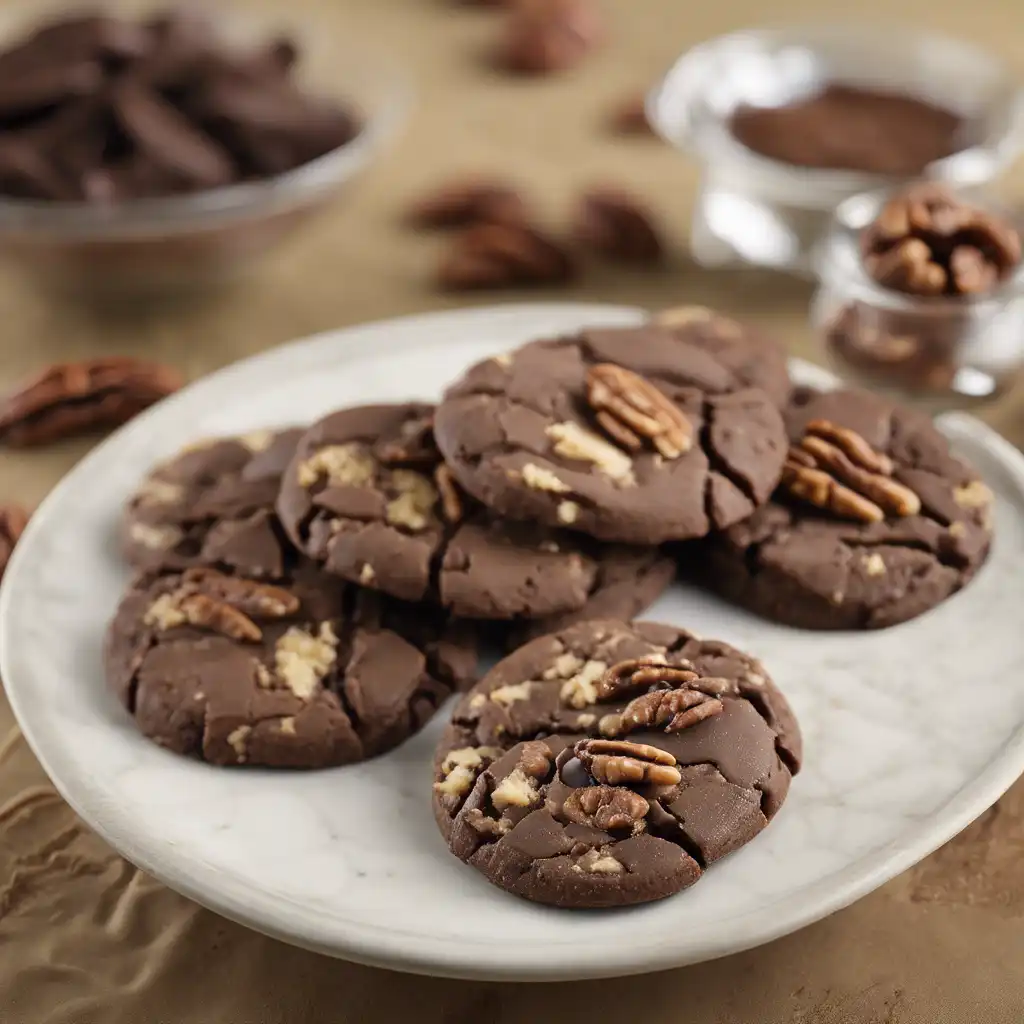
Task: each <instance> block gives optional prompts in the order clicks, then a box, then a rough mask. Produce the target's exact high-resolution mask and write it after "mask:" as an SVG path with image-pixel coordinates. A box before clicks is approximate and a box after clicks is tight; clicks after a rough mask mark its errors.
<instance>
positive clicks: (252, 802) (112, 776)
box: [0, 305, 1024, 980]
mask: <svg viewBox="0 0 1024 1024" xmlns="http://www.w3.org/2000/svg"><path fill="white" fill-rule="evenodd" d="M639 315H640V314H639V311H637V310H632V309H627V308H622V307H610V306H583V305H530V306H506V307H499V308H495V309H478V310H470V311H464V312H457V313H443V314H438V315H432V316H425V317H416V318H413V319H404V320H396V321H392V322H389V323H380V324H370V325H367V326H364V327H357V328H353V329H350V330H345V331H339V332H337V333H334V334H329V335H325V336H322V337H318V338H313V339H311V340H308V341H303V342H299V343H297V344H294V345H290V346H286V347H284V348H279V349H276V350H275V351H272V352H268V353H266V354H264V355H261V356H258V357H256V358H254V359H249V360H246V361H245V362H243V363H239V364H238V365H236V366H232V367H230V368H228V369H226V370H224V371H222V372H220V373H217V374H214V375H213V376H212V377H209V378H207V379H205V380H203V381H200V382H199V383H197V384H194V385H192V386H191V387H189V388H187V389H186V390H185V391H183V392H182V393H180V394H179V395H176V396H175V397H174V398H172V399H170V400H169V401H167V402H164V403H163V404H162V405H160V406H159V407H158V408H155V409H153V410H151V411H150V412H148V413H147V414H145V415H143V416H140V417H139V418H138V419H136V420H135V421H134V422H132V423H131V424H130V425H128V426H127V427H126V428H124V429H123V430H120V431H119V432H118V433H117V434H115V435H114V436H113V437H112V438H110V440H108V441H107V442H106V443H105V444H103V445H101V446H100V447H99V448H98V449H97V450H96V451H95V452H93V453H92V454H91V455H90V456H89V457H88V458H86V459H85V460H84V461H83V462H82V463H81V464H80V465H79V466H78V467H77V468H76V469H75V470H74V471H73V472H71V473H70V474H69V475H68V477H67V478H66V479H65V480H64V481H63V483H61V484H60V486H59V487H57V489H56V490H55V491H54V492H53V494H51V495H50V497H49V498H48V499H47V500H46V502H45V503H44V504H43V505H42V507H41V508H40V509H39V511H38V512H37V513H36V515H35V517H34V518H33V520H32V522H31V524H30V526H29V528H28V530H27V531H26V533H25V535H24V537H23V538H22V541H21V543H20V544H19V545H18V549H17V551H16V553H15V555H14V558H13V560H12V562H11V565H10V567H9V569H8V571H7V577H6V581H5V583H4V585H3V588H2V593H0V667H2V673H3V679H4V682H5V684H6V687H7V693H8V696H9V697H10V700H11V704H12V705H13V707H14V710H15V713H16V714H17V716H18V719H19V721H20V723H21V725H22V728H23V729H24V731H25V734H26V736H27V737H28V740H29V742H30V743H31V745H32V748H33V750H34V751H35V752H36V754H37V756H38V757H39V759H40V761H41V762H42V763H43V766H44V767H45V768H46V770H47V771H48V772H49V774H50V776H51V778H52V779H53V781H54V783H55V785H56V786H57V788H58V789H59V790H60V791H61V793H62V794H63V795H64V796H65V797H66V799H67V800H68V801H69V802H70V803H71V804H72V806H73V807H74V808H75V809H76V810H77V811H78V813H79V814H80V815H81V816H82V817H83V818H84V819H85V820H86V821H87V822H88V823H89V824H90V825H91V826H92V827H93V828H94V829H95V830H96V831H97V832H99V833H100V834H101V835H102V836H103V837H104V838H105V839H106V840H107V841H108V842H109V843H110V844H111V845H113V846H114V847H115V848H116V849H118V850H119V851H120V852H121V853H122V854H124V856H125V857H127V858H128V859H129V860H131V861H133V862H134V863H136V864H137V865H139V866H140V867H142V868H143V869H145V870H146V871H148V872H150V873H151V874H153V875H155V876H156V877H158V878H160V879H161V880H163V881H164V882H166V883H167V884H168V885H170V886H172V887H173V888H175V889H178V890H180V891H181V892H183V893H185V894H186V895H188V896H190V897H192V898H193V899H195V900H197V901H199V902H200V903H204V904H206V905H207V906H209V907H211V908H213V909H214V910H217V911H219V912H220V913H222V914H225V915H226V916H228V917H231V918H234V919H236V920H238V921H241V922H243V923H245V924H248V925H251V926H252V927H254V928H258V929H260V930H261V931H264V932H268V933H270V934H272V935H276V936H279V937H281V938H283V939H286V940H288V941H290V942H294V943H298V944H300V945H303V946H308V947H310V948H312V949H316V950H321V951H323V952H326V953H331V954H335V955H338V956H342V957H346V958H349V959H352V960H359V961H364V962H366V963H372V964H379V965H383V966H388V967H394V968H398V969H402V970H410V971H419V972H424V973H429V974H438V975H449V976H456V977H478V978H493V979H499V978H501V979H522V980H526V979H555V978H577V977H599V976H606V975H616V974H628V973H634V972H641V971H651V970H657V969H660V968H666V967H672V966H675V965H679V964H685V963H690V962H693V961H697V960H702V959H706V958H710V957H715V956H721V955H722V954H725V953H730V952H733V951H736V950H740V949H744V948H747V947H750V946H754V945H756V944H758V943H761V942H766V941H768V940H769V939H772V938H775V937H776V936H779V935H783V934H785V933H786V932H790V931H792V930H794V929H796V928H799V927H801V926H803V925H806V924H808V923H809V922H811V921H814V920H816V919H818V918H820V917H823V916H824V915H826V914H829V913H831V912H832V911H834V910H836V909H838V908H840V907H842V906H844V905H846V904H848V903H850V902H851V901H852V900H855V899H857V898H858V897H860V896H863V895H864V894H865V893H867V892H869V891H870V890H872V889H874V888H875V887H876V886H878V885H881V884H882V883H883V882H885V881H887V880H888V879H889V878H892V877H893V876H894V875H895V874H897V873H898V872H900V871H903V870H904V869H906V868H908V867H909V866H910V865H912V864H913V863H915V862H916V861H918V860H919V859H920V858H922V857H924V856H925V855H926V854H927V853H929V852H930V851H932V850H933V849H935V848H936V847H937V846H939V844H941V843H942V842H944V841H945V840H946V839H948V838H950V837H951V836H952V835H953V834H954V833H956V832H957V831H958V830H959V829H961V828H963V827H964V826H965V825H966V824H967V823H968V822H969V821H970V820H971V819H972V818H974V817H975V816H976V815H977V814H979V813H980V812H981V811H982V810H983V809H984V808H985V807H987V806H988V805H989V804H991V803H992V802H993V801H994V800H995V799H996V798H997V797H998V796H999V795H1000V794H1001V793H1002V792H1003V791H1004V790H1005V789H1006V788H1007V787H1008V786H1009V785H1010V783H1011V782H1013V780H1014V779H1015V778H1016V777H1017V775H1018V774H1019V773H1020V772H1021V770H1022V769H1024V679H1022V677H1021V673H1022V669H1024V629H1021V618H1020V614H1021V612H1020V607H1021V598H1022V597H1024V583H1022V581H1024V514H1022V512H1024V456H1021V455H1020V454H1019V453H1018V452H1017V451H1016V450H1014V449H1013V448H1012V447H1011V446H1010V445H1009V444H1007V443H1006V442H1005V441H1003V440H1001V439H1000V438H999V437H997V436H996V435H995V434H993V433H992V432H991V431H990V430H988V429H987V428H986V427H984V426H982V425H981V424H980V423H978V422H977V421H975V420H973V419H971V418H969V417H966V416H948V417H946V418H944V420H943V421H942V427H943V429H944V430H945V431H946V433H947V434H948V435H949V436H950V437H951V438H952V440H953V441H954V443H955V445H956V447H957V448H958V449H959V450H960V451H961V452H962V453H963V454H964V455H966V456H967V457H969V458H970V459H971V460H973V461H974V462H975V463H976V464H977V465H978V466H979V467H980V468H981V470H982V471H983V473H984V476H985V478H986V480H987V481H988V483H989V484H990V485H991V486H992V487H993V488H994V490H995V491H996V493H997V495H998V502H997V517H996V518H997V524H998V538H997V541H996V546H995V552H994V554H993V556H992V558H991V559H990V560H989V563H988V564H987V566H986V567H985V568H984V569H983V571H982V572H981V573H980V575H979V576H978V578H977V580H976V581H975V582H974V583H973V584H972V585H971V586H970V587H969V588H967V590H966V591H964V592H963V593H962V594H960V595H958V596H957V597H955V598H953V599H952V600H950V601H948V602H947V603H946V604H944V605H942V606H941V607H940V608H938V609H936V610H935V611H933V612H931V613H930V614H928V615H925V616H923V617H922V618H920V619H917V620H916V621H914V622H911V623H908V624H906V625H903V626H899V627H896V628H895V629H890V630H887V631H884V632H880V633H873V634H815V633H805V632H800V631H797V630H791V629H786V628H782V627H777V626H772V625H770V624H766V623H764V622H761V621H759V620H757V619H755V618H753V617H752V616H750V615H747V614H746V613H744V612H741V611H737V610H734V609H731V608H729V607H727V606H725V605H724V604H722V603H720V602H719V601H717V600H714V599H712V598H710V597H708V596H706V595H704V594H702V593H699V592H696V591H694V590H689V589H685V588H683V587H682V586H679V587H677V588H675V589H673V590H672V591H671V592H670V593H669V594H668V595H667V596H666V597H664V598H663V599H662V600H661V601H660V602H659V604H658V605H657V607H656V608H655V610H654V612H653V615H652V617H657V618H661V619H664V620H665V621H667V622H674V623H678V624H680V625H685V626H688V627H691V628H694V629H696V630H698V631H699V632H701V633H703V634H705V635H708V636H715V637H720V638H722V639H724V640H728V641H731V642H733V643H736V644H738V645H740V646H741V647H743V648H746V649H748V650H750V651H751V652H753V653H755V654H757V655H759V656H760V657H762V658H763V659H764V660H765V662H766V663H767V665H768V666H769V668H770V670H771V672H772V673H773V675H774V676H775V678H776V679H777V680H778V682H779V684H780V685H781V686H782V688H783V689H784V690H785V691H786V693H787V694H788V695H789V697H790V699H791V700H792V702H793V704H794V706H795V708H796V711H797V714H798V716H799V718H800V721H801V723H802V725H803V729H804V735H805V739H806V747H807V760H806V764H805V767H804V771H803V773H802V774H801V775H800V776H798V778H797V779H796V781H795V783H794V785H793V788H792V791H791V794H790V797H789V800H788V802H787V803H786V805H785V806H784V807H783V809H782V811H781V812H780V814H779V816H778V818H777V819H776V820H775V821H774V822H773V823H772V825H771V826H770V827H769V828H768V829H767V831H766V832H765V833H764V834H763V835H761V836H759V837H758V838H757V839H756V840H754V842H752V843H751V844H750V845H749V846H747V847H745V848H744V849H743V850H741V851H739V852H738V853H737V854H734V855H733V856H731V857H729V858H727V859H726V860H724V861H723V862H721V863H720V864H717V865H715V866H714V867H713V868H712V869H711V870H710V871H709V872H708V873H707V875H706V876H705V878H704V879H703V880H702V881H701V882H700V883H699V884H698V885H697V886H696V887H694V888H693V889H691V890H690V891H688V892H685V893H682V894H680V895H678V896H675V897H673V898H671V899H667V900H664V901H662V902H661V903H658V904H654V905H651V906H647V907H641V908H636V909H632V910H627V911H617V912H616V911H612V912H585V913H579V912H576V913H572V912H560V911H555V910H549V909H545V908H542V907H537V906H533V905H531V904H529V903H526V902H524V901H521V900H517V899H516V898H514V897H512V896H508V895H505V894H504V893H501V892H499V891H498V890H496V889H494V888H492V887H491V886H490V885H488V884H487V883H486V882H485V881H483V879H482V878H481V877H480V876H479V875H477V873H476V872H474V871H472V870H471V869H469V868H466V867H464V866H463V865H462V864H460V863H459V862H458V861H457V860H456V859H455V858H453V857H452V856H451V855H450V854H449V853H448V852H447V850H446V849H445V847H444V845H443V844H442V842H441V840H440V838H439V836H438V833H437V830H436V828H435V826H434V822H433V819H432V816H431V811H430V785H429V770H428V765H429V760H430V751H431V748H432V745H433V743H434V741H435V739H436V737H437V735H438V733H439V732H440V729H441V726H442V720H441V719H442V718H443V717H444V716H443V715H442V716H439V717H438V719H437V720H435V722H434V723H432V725H431V727H430V728H428V729H427V730H426V731H425V732H424V733H423V734H421V735H420V736H419V737H417V738H416V739H414V740H413V741H411V742H409V743H407V744H406V745H405V746H403V747H402V748H401V749H399V750H397V751H395V752H393V753H392V754H390V755H388V756H386V757H382V758H380V759H378V760H376V761H373V762H371V763H369V764H363V765H358V766H354V767H350V768H341V769H335V770H332V771H324V772H316V773H309V774H301V773H300V774H289V773H287V772H280V773H273V772H264V771H257V770H240V771H235V770H225V769H222V768H211V767H207V766H205V765H203V764H198V763H193V762H190V761H187V760H184V759H181V758H178V757H176V756H175V755H173V754H170V753H167V752H165V751H163V750H161V749H160V748H158V747H156V746H154V745H153V744H151V743H149V742H148V741H147V740H145V739H143V738H142V737H141V736H140V735H139V734H138V733H137V732H136V731H135V729H134V728H133V726H132V723H131V722H130V720H129V718H128V716H127V714H126V713H125V712H124V711H123V710H122V709H121V708H120V706H119V705H118V704H117V702H116V701H115V700H114V698H113V697H112V696H110V695H109V694H108V693H107V691H106V690H105V688H104V683H103V678H102V674H101V669H100V650H101V637H102V634H103V630H104V626H105V623H106V621H107V619H108V617H109V616H110V614H111V612H112V611H113V609H114V607H115V604H116V602H117V600H118V596H119V592H120V590H121V588H122V587H123V585H124V583H125V581H126V579H127V573H126V572H125V570H124V568H123V567H122V566H121V565H120V564H119V561H118V558H117V557H116V554H115V547H114V527H115V523H116V521H117V518H118V511H119V507H120V505H121V503H122V501H123V500H124V499H125V497H126V496H127V495H128V494H129V492H130V490H131V489H132V488H133V486H134V485H135V484H136V482H137V481H138V480H139V478H140V477H141V475H142V474H143V473H144V471H145V470H146V469H147V468H148V467H149V466H150V465H151V464H152V463H153V461H154V460H156V459H158V458H160V457H162V456H166V455H169V454H170V453H172V452H173V451H175V450H176V449H177V448H178V447H180V446H181V445H182V444H183V443H184V442H187V441H190V440H193V439H197V438H199V437H201V436H205V435H209V434H217V433H233V432H241V431H245V430H250V429H252V428H255V427H258V426H263V425H284V424H289V423H292V422H295V421H300V420H305V419H308V418H309V417H313V416H318V415H320V414H322V413H325V412H327V411H328V410H330V409H332V408H334V407H336V406H340V405H346V404H349V403H357V402H364V401H368V400H380V399H385V400H386V399H405V398H410V397H421V398H432V397H434V396H436V395H437V394H438V393H439V392H440V391H441V389H442V387H443V385H444V384H445V382H446V381H448V380H449V379H451V378H452V377H453V376H455V375H456V374H457V373H458V372H459V371H460V370H461V368H462V367H464V366H465V365H466V364H467V363H469V362H470V361H472V360H475V359H477V358H480V357H482V356H485V355H487V354H489V353H495V352H499V351H502V350H504V349H506V348H508V347H510V346H512V345H515V344H517V343H519V342H521V341H525V340H527V339H530V338H532V337H535V336H539V335H543V334H546V333H548V332H559V331H566V330H570V329H572V328H575V327H577V326H580V325H583V324H585V323H591V322H599V321H600V322H604V323H608V324H625V323H631V322H634V321H635V320H636V319H637V318H638V316H639ZM795 372H796V373H797V375H798V376H799V377H800V378H803V379H805V380H808V381H817V382H823V383H826V384H827V382H828V380H829V378H828V377H827V376H825V375H823V374H822V372H821V371H818V370H814V369H812V368H811V367H809V366H807V365H806V364H798V365H797V366H796V367H795ZM624 927H625V928H626V929H627V932H628V941H623V928H624Z"/></svg>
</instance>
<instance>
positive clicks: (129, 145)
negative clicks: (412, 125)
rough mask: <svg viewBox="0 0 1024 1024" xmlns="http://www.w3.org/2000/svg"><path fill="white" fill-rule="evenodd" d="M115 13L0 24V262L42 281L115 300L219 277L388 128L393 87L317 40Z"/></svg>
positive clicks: (20, 10) (313, 199)
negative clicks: (1, 257) (0, 256)
mask: <svg viewBox="0 0 1024 1024" xmlns="http://www.w3.org/2000/svg"><path fill="white" fill-rule="evenodd" d="M140 7H141V11H140ZM120 11H121V5H120V4H117V3H115V4H113V5H112V6H111V7H110V8H109V9H105V8H104V7H102V6H101V7H100V8H99V9H96V8H94V7H92V6H89V7H86V6H85V5H83V4H78V3H68V2H67V0H60V2H54V0H41V2H33V3H31V4H23V5H18V6H14V7H11V8H6V9H5V10H4V12H3V14H2V17H0V255H2V256H4V257H6V258H7V261H8V263H9V264H10V265H11V266H12V267H14V268H15V269H17V270H19V271H21V272H23V273H25V274H27V275H29V276H31V278H32V279H33V280H36V281H39V282H40V283H42V284H44V285H47V286H53V287H55V288H57V289H58V290H60V291H63V292H71V293H72V294H74V295H75V296H81V297H87V298H89V299H100V300H106V299H108V298H109V299H115V300H123V299H125V298H138V297H140V296H141V297H151V296H153V295H163V294H166V293H168V292H172V293H180V291H181V290H182V289H195V288H197V287H200V288H202V287H207V286H209V285H211V284H216V283H219V282H221V281H222V280H224V279H225V278H229V277H233V276H235V275H236V274H237V273H238V272H239V271H241V270H244V269H247V268H248V267H249V266H251V265H252V264H253V263H254V262H255V261H256V260H257V259H258V258H259V257H261V256H262V255H263V254H265V253H266V252H267V251H268V250H269V249H270V248H271V247H273V246H274V245H275V244H276V243H277V242H278V241H280V240H281V239H283V238H284V237H286V236H287V235H289V234H291V232H292V231H293V230H294V229H295V228H296V227H297V226H298V225H300V224H302V223H303V222H304V221H306V220H308V219H309V218H310V217H311V216H312V215H313V214H315V213H316V212H317V211H319V210H321V209H322V208H323V206H324V205H325V204H326V203H327V202H328V201H329V200H330V199H332V198H333V197H334V195H335V194H336V193H337V192H338V191H339V190H340V188H341V187H342V186H343V185H344V184H345V183H346V182H347V181H348V180H349V179H350V178H352V177H353V176H354V175H355V174H356V173H357V172H358V171H360V170H361V169H363V168H364V167H366V166H367V164H368V163H370V161H371V160H372V159H373V158H374V157H375V156H376V155H377V154H378V152H379V150H380V148H381V145H382V144H383V143H384V142H385V141H386V140H387V139H388V138H389V137H390V136H391V135H392V134H393V132H394V130H395V129H396V128H397V126H398V124H399V123H400V122H401V120H402V117H403V114H404V111H405V108H406V106H407V100H408V97H407V90H406V87H405V84H404V82H403V80H402V76H401V75H400V74H399V73H397V72H395V71H394V70H391V69H389V68H388V66H387V63H386V61H384V60H382V59H381V58H379V57H378V56H375V55H374V54H372V53H370V52H369V51H368V50H366V49H364V48H363V47H362V46H353V45H350V44H349V45H344V46H336V45H335V43H336V42H337V40H336V39H334V38H331V33H323V32H321V33H316V32H310V31H308V26H303V25H301V23H296V22H294V21H290V20H288V19H287V16H285V17H284V18H280V17H277V16H273V17H267V18H265V19H263V18H259V17H254V16H250V15H249V14H247V13H245V12H233V11H231V10H230V9H228V10H225V9H222V8H220V7H219V6H218V9H217V12H216V14H215V16H214V15H210V16H208V15H207V14H205V13H204V8H203V7H201V6H196V7H194V8H192V9H186V8H181V9H178V8H173V7H170V6H168V3H167V0H164V2H159V0H157V2H151V0H143V2H142V3H141V5H140V4H133V5H132V6H131V7H128V6H125V7H124V11H126V12H128V11H130V12H131V13H124V14H122V13H120Z"/></svg>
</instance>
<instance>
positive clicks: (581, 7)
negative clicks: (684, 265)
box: [495, 0, 603, 74]
mask: <svg viewBox="0 0 1024 1024" xmlns="http://www.w3.org/2000/svg"><path fill="white" fill-rule="evenodd" d="M602 35H603V27H602V24H601V19H600V16H599V15H598V12H597V9H596V8H595V6H594V4H593V3H592V2H591V0H518V3H516V4H515V5H514V6H513V7H512V9H511V10H510V11H509V13H508V16H507V18H506V21H505V25H504V30H503V33H502V36H501V39H500V40H499V43H498V48H497V50H496V52H495V61H496V63H497V64H498V66H499V67H502V68H505V69H506V70H508V71H517V72H521V73H525V74H544V73H546V72H550V71H563V70H565V69H567V68H571V67H574V66H575V65H576V64H579V63H580V61H582V60H583V59H584V58H585V57H586V56H587V55H588V54H589V53H590V52H591V50H593V49H594V48H595V46H597V44H598V43H599V42H600V40H601V36H602Z"/></svg>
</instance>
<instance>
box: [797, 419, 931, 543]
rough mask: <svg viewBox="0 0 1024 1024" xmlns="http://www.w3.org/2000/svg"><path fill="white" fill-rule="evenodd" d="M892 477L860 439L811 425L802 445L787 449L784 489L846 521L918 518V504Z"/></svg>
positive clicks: (887, 465)
mask: <svg viewBox="0 0 1024 1024" xmlns="http://www.w3.org/2000/svg"><path fill="white" fill-rule="evenodd" d="M892 472H893V466H892V461H891V460H890V459H889V458H888V457H887V456H885V455H883V454H882V453H880V452H875V451H874V450H873V449H872V448H871V447H870V445H868V444H867V442H866V441H865V440H864V439H863V438H862V437H861V436H860V435H859V434H857V433H855V432H854V431H852V430H848V429H845V428H842V427H837V426H836V425H835V424H832V423H827V422H824V421H821V420H815V421H814V422H812V423H809V424H808V425H807V427H806V432H805V434H804V437H803V438H802V440H801V441H800V444H799V445H797V446H795V447H793V448H791V449H790V450H789V454H788V456H787V459H786V463H785V466H784V467H783V472H782V486H783V488H785V489H786V490H788V491H789V493H790V494H792V495H793V496H794V497H796V498H800V499H802V500H804V501H807V502H809V503H810V504H812V505H817V506H818V508H821V509H825V510H827V511H830V512H832V513H834V514H835V515H837V516H839V517H840V518H844V519H854V520H857V521H859V522H865V523H876V522H881V521H882V520H883V519H885V517H886V515H894V516H913V515H917V514H918V512H920V511H921V499H920V498H919V497H918V496H917V495H916V494H915V493H914V492H913V491H912V490H911V489H910V488H909V487H906V486H904V485H903V484H901V483H898V482H897V481H896V480H893V479H892V477H891V474H892Z"/></svg>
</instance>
